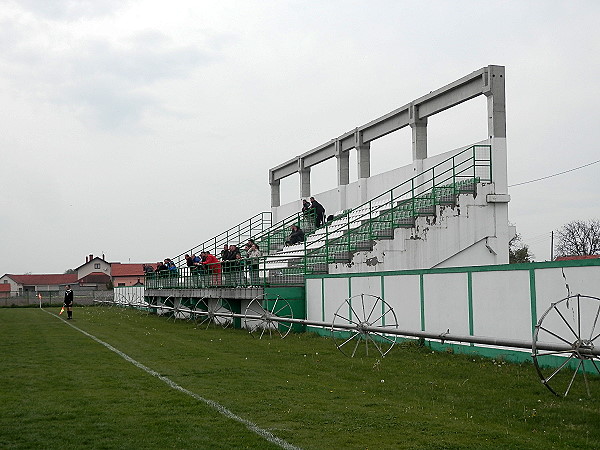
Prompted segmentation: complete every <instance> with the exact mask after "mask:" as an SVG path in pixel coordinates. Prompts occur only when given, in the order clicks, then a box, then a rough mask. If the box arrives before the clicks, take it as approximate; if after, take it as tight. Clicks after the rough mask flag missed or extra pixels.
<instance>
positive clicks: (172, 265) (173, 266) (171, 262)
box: [165, 258, 177, 273]
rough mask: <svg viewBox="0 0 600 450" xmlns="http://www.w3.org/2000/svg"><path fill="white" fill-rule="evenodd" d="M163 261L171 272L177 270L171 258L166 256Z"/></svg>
mask: <svg viewBox="0 0 600 450" xmlns="http://www.w3.org/2000/svg"><path fill="white" fill-rule="evenodd" d="M165 263H166V266H167V269H169V270H170V271H171V272H172V273H173V272H177V266H176V265H175V263H174V262H173V260H171V259H169V258H167V259H165Z"/></svg>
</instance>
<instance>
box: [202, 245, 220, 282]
mask: <svg viewBox="0 0 600 450" xmlns="http://www.w3.org/2000/svg"><path fill="white" fill-rule="evenodd" d="M200 254H201V255H202V264H203V265H204V267H207V268H208V272H209V273H211V274H212V277H211V284H212V285H213V286H218V285H220V284H221V262H220V261H219V258H217V257H216V256H215V255H212V254H211V253H210V252H207V251H203V252H201V253H200Z"/></svg>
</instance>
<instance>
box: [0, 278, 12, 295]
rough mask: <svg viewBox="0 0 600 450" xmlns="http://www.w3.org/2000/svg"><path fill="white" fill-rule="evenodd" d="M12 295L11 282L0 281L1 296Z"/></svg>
mask: <svg viewBox="0 0 600 450" xmlns="http://www.w3.org/2000/svg"><path fill="white" fill-rule="evenodd" d="M8 297H10V284H8V282H6V283H0V298H8Z"/></svg>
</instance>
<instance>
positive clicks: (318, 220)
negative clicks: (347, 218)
mask: <svg viewBox="0 0 600 450" xmlns="http://www.w3.org/2000/svg"><path fill="white" fill-rule="evenodd" d="M310 206H311V208H313V209H314V210H315V227H316V228H319V227H320V226H321V225H323V219H324V218H325V208H324V207H323V205H321V204H320V203H319V202H318V201H316V200H315V198H314V197H311V198H310Z"/></svg>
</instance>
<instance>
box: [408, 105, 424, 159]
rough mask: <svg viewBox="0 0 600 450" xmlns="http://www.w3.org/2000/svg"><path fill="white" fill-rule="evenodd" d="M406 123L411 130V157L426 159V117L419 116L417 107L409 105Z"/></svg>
mask: <svg viewBox="0 0 600 450" xmlns="http://www.w3.org/2000/svg"><path fill="white" fill-rule="evenodd" d="M408 123H409V125H410V128H411V131H412V157H413V161H415V160H417V159H427V117H425V118H423V119H421V118H419V107H418V106H416V105H410V108H409V109H408Z"/></svg>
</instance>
